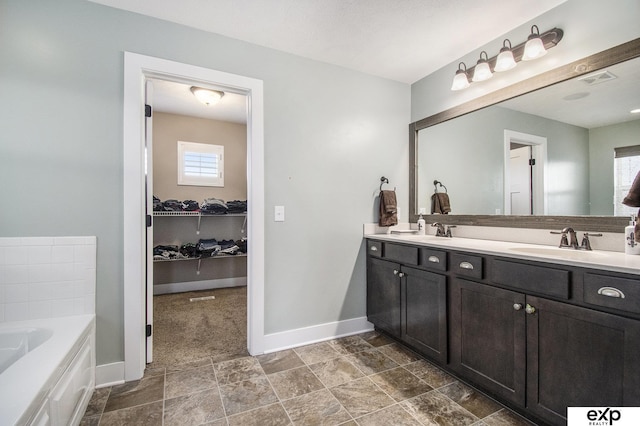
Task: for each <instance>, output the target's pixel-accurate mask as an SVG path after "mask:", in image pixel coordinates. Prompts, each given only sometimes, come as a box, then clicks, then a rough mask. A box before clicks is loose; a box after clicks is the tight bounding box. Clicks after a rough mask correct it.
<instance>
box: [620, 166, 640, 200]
mask: <svg viewBox="0 0 640 426" xmlns="http://www.w3.org/2000/svg"><path fill="white" fill-rule="evenodd" d="M622 204H624V205H625V206H629V207H640V172H638V174H637V175H636V178H635V179H634V180H633V183H632V184H631V188H629V193H628V194H627V196H626V197H624V199H623V200H622Z"/></svg>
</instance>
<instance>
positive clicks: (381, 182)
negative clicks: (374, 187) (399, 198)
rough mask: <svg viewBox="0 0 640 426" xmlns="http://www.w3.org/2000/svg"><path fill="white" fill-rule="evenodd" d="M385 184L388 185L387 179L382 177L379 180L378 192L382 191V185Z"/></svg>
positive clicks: (394, 188)
mask: <svg viewBox="0 0 640 426" xmlns="http://www.w3.org/2000/svg"><path fill="white" fill-rule="evenodd" d="M385 183H386V184H389V179H387V178H386V177H384V176H382V177H381V178H380V191H382V185H384V184H385ZM393 190H394V191H395V190H396V187H395V186H394V187H393Z"/></svg>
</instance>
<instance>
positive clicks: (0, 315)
mask: <svg viewBox="0 0 640 426" xmlns="http://www.w3.org/2000/svg"><path fill="white" fill-rule="evenodd" d="M4 321H5V319H4V303H0V322H4Z"/></svg>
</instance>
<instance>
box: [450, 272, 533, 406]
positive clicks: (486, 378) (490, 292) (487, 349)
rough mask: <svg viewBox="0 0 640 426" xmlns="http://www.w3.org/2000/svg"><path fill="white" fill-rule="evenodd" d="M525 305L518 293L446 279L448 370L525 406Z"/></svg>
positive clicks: (461, 280) (475, 283)
mask: <svg viewBox="0 0 640 426" xmlns="http://www.w3.org/2000/svg"><path fill="white" fill-rule="evenodd" d="M524 305H525V296H524V295H523V294H520V293H516V292H513V291H509V290H505V289H501V288H496V287H492V286H488V285H485V284H480V283H477V282H473V281H469V280H466V279H460V278H454V279H452V281H451V303H450V312H451V315H450V321H451V327H450V330H451V332H450V333H451V334H450V335H451V353H450V360H451V368H452V369H454V370H455V371H457V372H458V373H460V374H461V375H463V376H464V377H467V378H468V379H469V380H471V381H472V382H474V383H476V384H478V385H480V386H482V387H483V388H485V389H486V390H488V391H490V392H491V393H492V394H494V395H497V396H499V397H502V398H504V399H505V400H507V401H510V402H512V403H514V404H518V405H520V406H524V403H525V370H526V336H525V333H526V330H525V316H524V309H523V308H524ZM514 306H515V307H517V309H519V310H516V309H515V308H514Z"/></svg>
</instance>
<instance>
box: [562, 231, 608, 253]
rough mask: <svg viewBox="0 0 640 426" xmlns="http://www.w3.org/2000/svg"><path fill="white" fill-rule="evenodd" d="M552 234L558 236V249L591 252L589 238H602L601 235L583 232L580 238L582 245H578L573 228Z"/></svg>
mask: <svg viewBox="0 0 640 426" xmlns="http://www.w3.org/2000/svg"><path fill="white" fill-rule="evenodd" d="M551 233H552V234H560V235H561V236H560V246H559V247H560V248H564V247H567V248H573V249H576V250H580V249H582V250H589V251H590V250H592V249H591V241H589V237H602V234H589V233H588V232H585V233H584V235H583V237H582V243H581V244H580V245H578V237H577V236H576V231H574V230H573V228H570V227H566V228H564V229H563V230H562V231H560V232H557V231H551Z"/></svg>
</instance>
